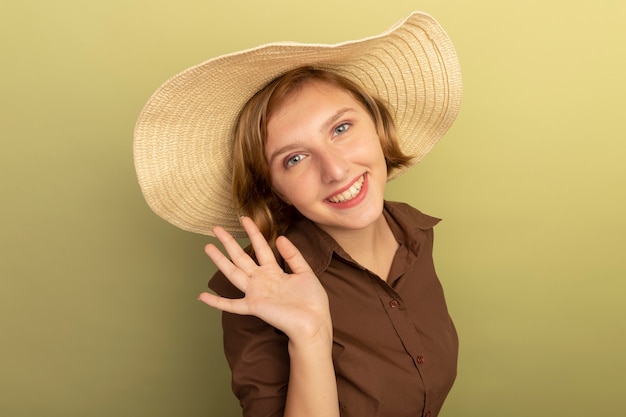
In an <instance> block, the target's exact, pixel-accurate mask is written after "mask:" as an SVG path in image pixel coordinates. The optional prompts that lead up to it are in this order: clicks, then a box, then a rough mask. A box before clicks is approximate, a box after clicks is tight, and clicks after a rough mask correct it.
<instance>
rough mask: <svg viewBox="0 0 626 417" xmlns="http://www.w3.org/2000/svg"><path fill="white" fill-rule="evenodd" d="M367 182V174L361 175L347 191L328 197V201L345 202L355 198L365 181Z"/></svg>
mask: <svg viewBox="0 0 626 417" xmlns="http://www.w3.org/2000/svg"><path fill="white" fill-rule="evenodd" d="M364 182H365V176H364V175H361V176H360V177H359V179H358V180H356V181H355V182H354V184H352V185H351V186H350V188H348V189H347V190H346V191H344V192H342V193H339V194H335V195H334V196H332V197H329V198H328V201H330V202H331V203H345V202H346V201H350V200H352V199H353V198H355V197H356V196H357V195H359V193H360V192H361V188H362V187H363V183H364Z"/></svg>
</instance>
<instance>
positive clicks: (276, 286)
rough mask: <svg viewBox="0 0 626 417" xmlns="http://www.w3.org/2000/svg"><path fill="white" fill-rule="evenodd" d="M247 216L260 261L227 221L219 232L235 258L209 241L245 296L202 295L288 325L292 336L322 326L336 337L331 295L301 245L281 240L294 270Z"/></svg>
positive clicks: (316, 332) (312, 333)
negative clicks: (278, 258)
mask: <svg viewBox="0 0 626 417" xmlns="http://www.w3.org/2000/svg"><path fill="white" fill-rule="evenodd" d="M241 222H242V225H243V227H244V229H245V230H246V233H247V234H248V237H249V238H250V243H251V244H252V247H253V248H254V251H255V254H256V257H257V262H258V263H257V262H255V261H254V260H253V259H252V258H251V257H250V256H249V255H248V254H247V253H246V252H245V251H244V250H243V249H242V248H241V246H239V244H238V243H237V241H236V240H235V239H234V238H233V237H232V236H231V235H230V234H229V233H228V232H227V231H226V230H224V229H223V228H221V227H217V228H215V229H214V230H213V232H214V233H215V236H216V237H217V238H218V239H219V241H220V242H221V243H222V244H223V245H224V248H225V249H226V252H228V255H229V256H230V258H231V260H232V261H231V260H229V259H228V258H227V257H226V256H224V254H222V252H220V250H219V249H218V248H217V247H216V246H215V245H212V244H209V245H207V246H206V248H205V251H206V253H207V255H208V256H209V257H210V258H211V259H212V260H213V262H214V263H215V265H217V267H218V268H219V269H220V270H221V271H222V272H223V273H224V275H225V276H226V277H227V278H228V279H229V280H230V281H231V282H232V283H233V285H235V286H236V287H237V288H239V289H240V290H241V291H242V292H243V293H244V294H245V297H244V298H240V299H234V300H233V299H228V298H223V297H219V296H217V295H214V294H210V293H202V294H200V297H199V299H200V300H201V301H203V302H204V303H206V304H208V305H210V306H212V307H215V308H217V309H219V310H222V311H227V312H230V313H236V314H246V315H254V316H256V317H258V318H260V319H262V320H264V321H265V322H267V323H268V324H270V325H272V326H274V327H276V328H277V329H280V330H282V331H283V332H284V333H285V334H286V335H287V336H288V337H289V338H290V340H291V341H292V342H297V341H306V340H307V339H309V338H315V337H319V336H320V332H322V333H323V337H324V338H326V337H330V338H332V323H331V319H330V312H329V308H328V296H327V295H326V291H325V290H324V288H323V287H322V285H321V284H320V282H319V280H318V279H317V277H316V276H315V274H314V273H313V271H312V270H311V268H310V267H309V265H308V264H307V262H306V261H305V260H304V258H303V257H302V255H301V254H300V252H299V251H298V249H297V248H296V247H295V246H294V245H293V244H292V243H291V242H290V241H289V240H288V239H287V238H285V237H284V236H281V237H279V238H278V239H277V240H276V248H277V249H278V251H279V253H280V254H281V256H282V257H283V258H284V259H285V261H286V262H287V264H288V265H289V267H290V268H291V270H292V271H293V273H291V274H287V273H286V272H285V271H283V270H282V268H281V267H280V266H279V265H278V263H277V262H276V259H275V257H274V254H273V252H272V250H271V248H270V247H269V245H268V243H267V241H266V240H265V238H264V237H263V235H262V234H261V233H260V232H259V230H258V228H257V227H256V225H255V224H254V222H253V221H252V220H251V219H250V218H247V217H243V218H242V220H241Z"/></svg>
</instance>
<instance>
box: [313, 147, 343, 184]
mask: <svg viewBox="0 0 626 417" xmlns="http://www.w3.org/2000/svg"><path fill="white" fill-rule="evenodd" d="M320 165H321V166H320V171H321V175H322V182H324V183H325V184H328V183H332V182H336V181H341V180H343V179H345V177H346V174H347V173H348V170H349V167H350V165H349V163H348V160H347V159H346V157H345V156H344V155H343V154H342V153H341V152H340V151H337V150H327V151H326V152H323V153H322V154H320Z"/></svg>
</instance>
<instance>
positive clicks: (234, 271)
mask: <svg viewBox="0 0 626 417" xmlns="http://www.w3.org/2000/svg"><path fill="white" fill-rule="evenodd" d="M204 251H205V252H206V254H207V255H208V256H209V258H211V260H212V261H213V263H214V264H215V266H217V268H218V269H219V270H220V271H222V272H223V273H224V275H225V276H226V278H228V280H229V281H230V282H231V283H232V284H233V285H234V286H235V287H237V288H238V289H239V290H240V291H241V292H243V293H245V292H246V289H247V287H248V279H249V276H248V275H247V274H246V273H245V272H244V271H243V270H241V269H240V268H239V267H237V265H235V264H234V263H232V261H231V260H230V259H228V258H227V257H226V256H224V254H223V253H222V252H221V251H220V250H219V249H218V248H217V247H216V246H215V245H213V244H208V245H206V246H205V247H204Z"/></svg>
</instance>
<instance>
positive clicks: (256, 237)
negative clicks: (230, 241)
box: [241, 216, 276, 265]
mask: <svg viewBox="0 0 626 417" xmlns="http://www.w3.org/2000/svg"><path fill="white" fill-rule="evenodd" d="M241 224H242V225H243V227H244V229H245V230H246V233H247V234H248V237H249V238H250V243H251V244H252V247H253V248H254V254H255V255H256V259H257V261H258V262H259V265H267V264H270V263H276V257H275V256H274V252H272V248H270V245H269V244H268V243H267V240H266V239H265V236H263V234H262V233H261V232H260V231H259V228H258V227H257V225H256V224H255V223H254V221H253V220H252V219H251V218H249V217H246V216H243V217H242V218H241Z"/></svg>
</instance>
